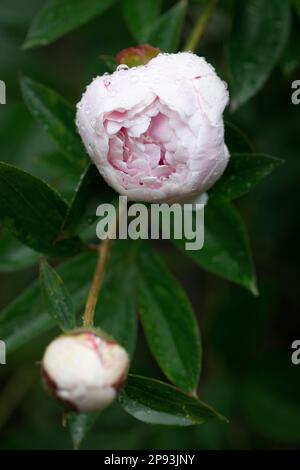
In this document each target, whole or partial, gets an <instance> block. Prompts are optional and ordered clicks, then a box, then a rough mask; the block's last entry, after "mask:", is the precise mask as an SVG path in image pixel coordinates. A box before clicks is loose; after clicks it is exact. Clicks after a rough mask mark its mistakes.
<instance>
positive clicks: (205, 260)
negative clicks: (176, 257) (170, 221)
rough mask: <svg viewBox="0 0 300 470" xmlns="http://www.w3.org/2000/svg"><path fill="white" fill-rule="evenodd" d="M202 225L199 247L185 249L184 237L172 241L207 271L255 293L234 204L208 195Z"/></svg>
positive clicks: (241, 226)
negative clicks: (201, 245)
mask: <svg viewBox="0 0 300 470" xmlns="http://www.w3.org/2000/svg"><path fill="white" fill-rule="evenodd" d="M204 228H205V235H204V237H205V240H204V247H203V248H202V249H201V250H198V251H196V250H195V251H192V250H185V243H186V241H187V240H185V239H182V240H173V242H174V243H175V245H176V246H178V247H179V248H180V249H181V250H182V251H184V252H185V254H186V255H187V256H189V257H190V258H192V259H193V260H194V261H195V262H196V263H198V264H199V265H200V266H202V267H203V268H204V269H206V270H207V271H209V272H211V273H213V274H216V275H217V276H220V277H223V278H224V279H227V280H228V281H232V282H235V283H236V284H239V285H241V286H243V287H246V288H247V289H249V290H250V291H251V292H252V293H253V294H254V295H256V294H257V287H256V276H255V271H254V266H253V262H252V258H251V253H250V249H249V243H248V237H247V232H246V229H245V226H244V224H243V221H242V219H241V218H240V216H239V214H238V212H237V211H236V209H235V207H234V206H233V205H232V204H231V203H230V202H227V201H225V200H218V199H216V198H213V197H210V198H209V201H208V204H207V206H205V209H204Z"/></svg>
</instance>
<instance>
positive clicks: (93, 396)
mask: <svg viewBox="0 0 300 470" xmlns="http://www.w3.org/2000/svg"><path fill="white" fill-rule="evenodd" d="M128 364H129V358H128V354H127V352H126V351H125V349H123V348H122V347H121V346H119V345H118V344H117V343H115V342H113V341H111V340H107V339H106V338H104V337H101V336H98V335H97V334H95V333H94V332H91V331H75V332H71V333H69V334H67V335H63V336H59V337H58V338H56V339H55V340H54V341H52V343H50V345H49V346H48V347H47V349H46V351H45V354H44V357H43V361H42V376H43V379H44V382H45V384H46V386H47V388H48V389H49V390H50V391H51V393H52V394H53V395H54V396H55V397H56V398H58V400H59V401H60V402H62V403H63V404H64V405H65V406H66V407H67V408H69V409H72V410H74V411H78V412H82V413H90V412H93V411H99V410H102V409H103V408H105V407H106V406H108V405H110V403H112V402H113V401H114V399H115V398H116V395H117V392H118V390H119V389H120V388H121V387H122V385H123V383H124V381H125V379H126V376H127V370H128Z"/></svg>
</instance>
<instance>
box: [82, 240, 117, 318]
mask: <svg viewBox="0 0 300 470" xmlns="http://www.w3.org/2000/svg"><path fill="white" fill-rule="evenodd" d="M111 244H112V240H111V238H109V237H107V238H105V240H103V241H102V242H101V243H100V245H99V248H98V253H99V254H98V260H97V264H96V269H95V273H94V277H93V280H92V284H91V288H90V291H89V294H88V298H87V301H86V306H85V311H84V314H83V326H92V325H93V321H94V313H95V308H96V304H97V300H98V297H99V293H100V290H101V286H102V283H103V278H104V274H105V268H106V263H107V260H108V256H109V253H110V248H111Z"/></svg>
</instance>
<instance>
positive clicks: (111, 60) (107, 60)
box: [99, 54, 118, 73]
mask: <svg viewBox="0 0 300 470" xmlns="http://www.w3.org/2000/svg"><path fill="white" fill-rule="evenodd" d="M99 59H100V60H101V61H102V62H103V63H104V64H105V66H106V68H107V70H108V72H110V73H113V72H114V71H115V70H116V68H117V66H118V64H117V62H116V59H115V57H114V56H111V55H107V54H101V55H100V56H99Z"/></svg>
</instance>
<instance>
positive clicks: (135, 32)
mask: <svg viewBox="0 0 300 470" xmlns="http://www.w3.org/2000/svg"><path fill="white" fill-rule="evenodd" d="M161 6H162V0H139V1H138V2H137V1H136V0H123V12H124V17H125V21H126V23H127V25H128V28H129V30H130V32H131V34H132V36H133V37H134V38H135V39H136V40H137V41H138V42H140V41H142V38H143V33H144V31H145V29H147V27H149V26H151V25H152V23H153V22H154V21H155V20H156V18H157V17H158V16H159V14H160V12H161Z"/></svg>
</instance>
